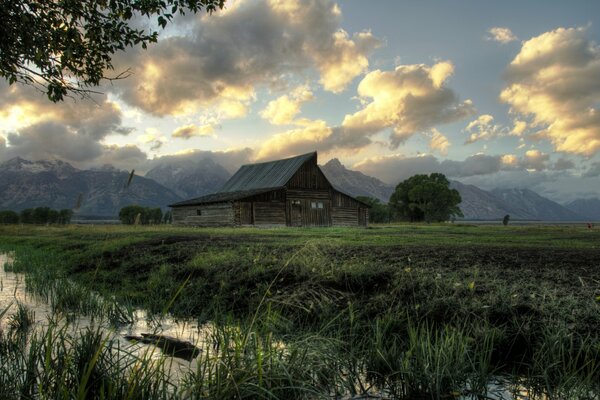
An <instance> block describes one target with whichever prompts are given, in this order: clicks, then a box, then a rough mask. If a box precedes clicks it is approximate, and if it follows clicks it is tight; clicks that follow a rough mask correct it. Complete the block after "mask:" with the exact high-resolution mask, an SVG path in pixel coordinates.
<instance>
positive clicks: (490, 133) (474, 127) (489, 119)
mask: <svg viewBox="0 0 600 400" xmlns="http://www.w3.org/2000/svg"><path fill="white" fill-rule="evenodd" d="M503 131H504V130H503V128H502V126H501V125H497V124H494V117H493V116H491V115H489V114H483V115H480V116H479V117H477V119H476V120H473V121H471V122H469V124H468V125H467V127H466V128H465V132H466V133H467V134H468V135H469V138H468V139H467V140H466V141H465V144H469V143H475V142H476V141H478V140H489V139H491V138H494V137H497V136H500V135H501V134H503Z"/></svg>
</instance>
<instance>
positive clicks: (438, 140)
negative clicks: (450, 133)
mask: <svg viewBox="0 0 600 400" xmlns="http://www.w3.org/2000/svg"><path fill="white" fill-rule="evenodd" d="M430 137H431V139H430V140H429V149H430V150H431V151H437V152H438V153H440V154H441V155H443V156H445V155H448V148H449V147H450V141H449V140H448V138H447V137H446V136H444V135H442V133H441V132H440V131H438V130H437V129H435V128H432V129H431V133H430Z"/></svg>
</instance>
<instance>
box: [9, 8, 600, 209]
mask: <svg viewBox="0 0 600 400" xmlns="http://www.w3.org/2000/svg"><path fill="white" fill-rule="evenodd" d="M136 23H137V24H139V25H140V26H141V27H144V26H149V24H150V23H151V22H148V21H146V20H143V19H139V20H137V21H136ZM599 42H600V2H598V1H596V0H589V1H575V0H574V1H569V2H565V1H554V0H548V1H522V0H521V1H502V2H498V1H496V2H492V1H481V0H472V1H471V0H469V1H467V0H462V1H459V0H456V1H454V0H453V1H450V0H447V1H408V0H407V1H392V0H389V1H383V0H379V1H373V2H365V1H360V0H347V1H338V2H335V1H329V0H306V1H292V0H241V1H231V0H229V1H227V2H226V7H225V9H224V10H221V11H219V12H216V13H214V14H212V15H207V14H199V15H187V16H185V17H179V18H177V19H176V20H175V21H174V23H173V24H171V25H170V26H168V27H167V29H166V30H165V31H164V32H162V33H161V36H160V38H159V41H158V43H156V44H153V45H151V46H149V48H148V50H143V49H141V48H133V49H132V48H129V49H127V50H126V51H125V52H122V53H118V54H116V55H115V56H114V57H113V63H114V66H115V72H112V73H113V74H115V75H116V74H118V73H119V72H122V71H129V73H130V76H129V77H127V78H126V79H121V80H117V81H113V82H110V83H107V84H105V85H103V86H102V87H100V88H98V91H99V92H101V93H100V94H98V95H94V96H93V97H92V99H79V98H75V99H67V100H66V101H64V102H62V103H59V104H53V103H50V102H49V101H48V100H47V97H46V96H45V94H44V93H40V92H38V91H36V90H34V89H33V88H31V87H27V86H20V85H12V86H9V85H8V84H7V83H5V82H0V162H2V161H6V160H8V159H10V158H13V157H16V156H19V157H23V158H26V159H29V160H39V159H62V160H64V161H67V162H70V163H72V164H73V165H75V166H78V167H80V168H90V167H100V166H103V165H105V164H110V165H114V166H115V167H117V168H121V169H132V168H135V169H136V171H138V172H141V173H143V172H144V171H147V170H148V169H149V168H152V167H153V166H154V165H156V164H157V163H160V162H165V161H166V160H173V159H178V158H179V159H183V158H191V159H199V158H205V157H208V158H213V159H214V160H215V161H217V162H219V163H221V164H222V165H223V166H224V167H225V168H227V169H228V170H229V171H230V172H234V171H235V169H237V168H238V167H239V166H240V165H241V164H244V163H249V162H257V161H265V160H271V159H277V158H283V157H288V156H293V155H297V154H302V153H306V152H310V151H315V150H316V151H318V152H319V162H320V163H325V162H327V161H328V160H330V159H332V158H338V159H339V160H340V161H341V162H342V163H343V164H344V165H345V166H346V167H348V168H351V169H354V170H358V171H361V172H363V173H365V174H368V175H371V176H375V177H377V178H379V179H381V180H383V181H384V182H387V183H390V184H397V183H398V182H400V181H401V180H403V179H406V178H408V177H410V176H411V175H413V174H416V173H431V172H442V173H444V174H446V175H447V176H448V177H450V178H452V179H457V180H460V181H462V182H464V183H470V184H475V185H477V186H479V187H481V188H484V189H492V188H495V187H503V188H506V187H519V188H530V189H532V190H534V191H536V192H538V193H540V194H542V195H545V196H547V197H549V198H551V199H553V200H556V201H559V202H567V201H570V200H573V199H575V198H587V197H600V155H599V153H600V44H598V43H599Z"/></svg>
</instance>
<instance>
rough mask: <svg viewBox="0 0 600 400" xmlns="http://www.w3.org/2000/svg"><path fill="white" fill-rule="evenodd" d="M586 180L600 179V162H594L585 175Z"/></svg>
mask: <svg viewBox="0 0 600 400" xmlns="http://www.w3.org/2000/svg"><path fill="white" fill-rule="evenodd" d="M583 177H584V178H595V177H600V161H596V162H593V163H592V164H591V165H590V167H589V168H588V170H587V171H585V172H584V174H583Z"/></svg>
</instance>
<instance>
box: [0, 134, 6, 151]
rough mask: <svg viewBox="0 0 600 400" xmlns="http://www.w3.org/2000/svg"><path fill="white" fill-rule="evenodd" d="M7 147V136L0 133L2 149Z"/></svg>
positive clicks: (0, 147) (0, 146)
mask: <svg viewBox="0 0 600 400" xmlns="http://www.w3.org/2000/svg"><path fill="white" fill-rule="evenodd" d="M5 147H6V138H5V137H4V136H2V135H0V149H2V148H5Z"/></svg>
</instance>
